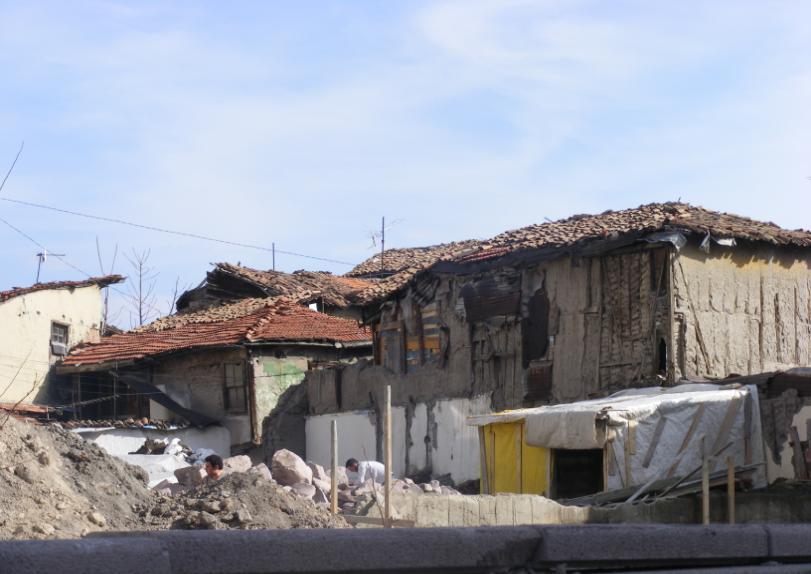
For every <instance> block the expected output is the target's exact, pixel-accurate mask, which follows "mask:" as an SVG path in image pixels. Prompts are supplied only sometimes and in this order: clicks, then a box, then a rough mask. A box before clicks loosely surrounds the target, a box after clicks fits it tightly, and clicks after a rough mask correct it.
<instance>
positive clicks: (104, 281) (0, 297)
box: [0, 275, 124, 303]
mask: <svg viewBox="0 0 811 574" xmlns="http://www.w3.org/2000/svg"><path fill="white" fill-rule="evenodd" d="M122 281H124V277H122V276H121V275H104V276H102V277H89V278H87V279H82V280H80V281H52V282H51V283H36V284H34V285H31V286H30V287H14V288H12V289H9V290H8V291H0V303H2V302H4V301H8V300H9V299H12V298H13V297H20V296H22V295H28V294H29V293H35V292H37V291H48V290H52V289H78V288H80V287H90V286H92V285H97V286H99V287H107V286H108V285H113V284H115V283H121V282H122Z"/></svg>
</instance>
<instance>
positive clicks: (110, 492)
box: [0, 411, 152, 539]
mask: <svg viewBox="0 0 811 574" xmlns="http://www.w3.org/2000/svg"><path fill="white" fill-rule="evenodd" d="M146 478H147V476H146V473H145V472H144V471H143V470H142V469H140V468H138V467H134V466H131V465H128V464H126V463H124V462H122V461H120V460H118V459H116V458H113V457H111V456H109V455H108V454H107V453H105V452H104V451H103V450H102V449H101V448H100V447H98V446H96V445H95V444H93V443H91V442H87V441H85V440H84V439H82V438H81V437H79V436H78V435H76V434H75V433H73V432H70V431H67V430H64V429H62V428H61V427H59V426H58V425H47V426H34V425H31V424H28V423H26V422H24V421H20V420H17V419H15V418H13V417H9V416H8V413H5V412H2V411H0V508H2V512H0V539H9V538H76V537H78V536H81V535H83V534H86V533H88V532H92V531H100V530H134V529H138V528H139V523H140V521H141V519H140V517H139V515H138V513H137V512H136V510H135V507H134V505H138V504H144V503H146V502H147V501H149V500H150V499H151V498H152V495H151V493H150V492H149V490H148V489H147V487H146Z"/></svg>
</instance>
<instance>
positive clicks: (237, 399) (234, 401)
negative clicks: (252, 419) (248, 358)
mask: <svg viewBox="0 0 811 574" xmlns="http://www.w3.org/2000/svg"><path fill="white" fill-rule="evenodd" d="M224 390H225V410H226V411H227V412H229V413H234V414H241V413H246V412H248V387H247V385H246V384H245V368H244V365H243V364H242V363H233V364H228V365H225V387H224Z"/></svg>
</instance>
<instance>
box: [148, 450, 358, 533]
mask: <svg viewBox="0 0 811 574" xmlns="http://www.w3.org/2000/svg"><path fill="white" fill-rule="evenodd" d="M259 467H264V469H265V470H266V469H267V467H266V466H264V465H259ZM138 510H139V513H140V516H141V518H142V520H143V522H144V526H145V527H146V528H148V529H156V530H163V529H167V528H181V529H211V530H222V529H240V530H253V529H266V528H272V529H276V528H346V527H347V526H348V525H347V523H346V522H345V521H344V520H343V519H342V518H341V517H340V516H334V515H332V514H330V512H329V510H327V509H325V508H319V507H318V506H317V505H316V504H314V503H313V502H312V501H311V500H302V499H301V497H299V496H297V495H296V494H294V493H293V492H292V491H286V489H285V488H284V487H282V486H279V485H278V484H276V482H275V481H274V480H272V479H270V478H269V477H268V474H267V473H265V472H264V471H263V470H262V469H261V468H258V467H251V468H249V469H248V470H247V471H245V472H241V471H232V472H231V473H230V474H228V475H226V476H224V477H222V478H221V479H220V480H218V481H214V480H210V479H205V480H203V481H202V482H201V483H200V484H199V485H197V486H195V487H193V488H190V489H188V490H185V491H183V492H181V493H179V494H178V495H176V496H165V495H159V496H158V497H157V498H156V499H155V501H154V502H152V503H151V504H147V505H142V506H140V507H139V508H138Z"/></svg>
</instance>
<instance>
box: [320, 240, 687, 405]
mask: <svg viewBox="0 0 811 574" xmlns="http://www.w3.org/2000/svg"><path fill="white" fill-rule="evenodd" d="M663 250H664V248H659V251H663ZM655 251H656V250H652V249H644V250H640V251H636V252H631V253H624V254H618V255H611V256H604V257H593V258H583V259H571V258H568V257H567V258H563V259H558V260H554V261H547V262H543V263H540V264H536V265H533V266H530V267H527V268H524V269H510V268H506V269H501V270H498V271H494V272H488V273H480V274H475V275H464V276H461V275H460V276H457V275H439V276H437V277H436V279H435V282H436V284H435V285H434V286H433V287H432V288H430V289H427V288H425V287H424V285H423V286H421V285H417V287H416V288H412V289H411V290H409V291H408V292H406V293H405V295H404V296H403V297H402V298H401V299H399V300H396V301H394V300H393V301H389V302H387V303H386V304H385V305H384V306H383V310H382V317H381V323H382V324H386V325H392V324H398V323H399V324H401V325H403V324H404V325H405V332H406V334H407V335H409V336H410V335H411V334H413V333H415V332H417V329H418V325H417V324H416V320H415V317H418V316H419V314H418V313H417V312H415V310H416V308H420V309H424V308H425V305H426V303H431V304H435V305H437V306H438V312H439V317H440V322H441V324H442V325H443V327H444V335H443V337H444V338H445V339H446V341H443V347H445V349H444V350H445V353H444V359H443V357H440V358H439V359H437V360H435V361H433V362H428V363H427V364H424V365H418V364H417V365H415V364H408V365H406V368H405V370H406V372H405V373H403V372H402V370H403V369H402V364H401V363H395V364H389V365H385V363H386V358H385V357H384V360H383V362H384V365H373V364H371V363H370V362H361V363H359V364H358V365H357V366H353V367H349V368H346V369H343V371H342V373H341V374H340V375H337V374H336V373H335V372H334V371H330V370H327V371H323V372H319V373H313V374H311V375H310V376H308V377H307V379H306V383H307V385H308V395H309V405H310V412H311V413H313V414H323V413H328V412H336V411H347V410H365V409H369V408H374V407H375V406H376V405H380V404H382V400H383V393H384V389H385V387H386V385H391V386H392V400H393V404H395V405H398V406H407V405H415V404H417V403H420V402H429V401H432V400H435V399H438V398H470V397H473V396H479V395H490V396H491V398H492V406H493V409H494V410H502V409H505V408H516V407H522V406H531V405H532V404H541V403H543V402H545V401H543V400H542V401H534V402H533V401H529V402H528V400H527V399H526V397H527V376H528V372H529V371H531V370H532V369H538V368H540V369H551V380H552V385H551V394H550V396H549V397H548V401H549V402H553V403H557V402H569V401H574V400H580V399H585V398H589V397H592V396H599V395H603V394H606V393H608V392H611V391H614V390H618V389H621V388H625V387H628V386H632V385H633V384H634V382H635V381H641V380H643V379H646V378H647V379H648V380H649V379H650V378H651V377H652V376H653V375H655V374H656V342H657V341H658V340H660V339H664V340H665V341H666V342H668V343H670V341H671V336H670V330H669V329H670V324H669V321H668V317H669V280H670V275H669V273H667V272H666V273H665V276H664V281H663V285H662V286H661V288H660V289H659V290H658V291H657V287H656V284H655V282H656V283H658V281H659V276H658V274H655V273H651V258H652V257H653V253H654V252H655ZM494 274H499V275H502V276H510V275H512V276H515V277H517V281H516V283H515V285H516V288H517V289H520V302H519V305H518V306H517V308H516V312H515V313H513V314H510V315H499V316H494V317H489V318H487V319H484V320H481V321H476V322H472V323H471V322H469V321H468V320H467V317H466V311H465V304H464V300H463V298H462V297H461V295H460V291H461V290H462V289H463V287H464V286H465V285H468V284H471V283H475V282H476V281H480V280H481V279H483V278H486V277H488V276H492V275H494ZM539 290H543V291H544V292H545V293H546V294H547V296H548V299H549V308H550V310H549V322H548V333H547V334H546V335H547V337H548V339H549V341H548V343H549V344H548V346H547V351H546V354H545V355H544V356H542V357H540V358H539V359H537V360H534V361H532V362H530V363H529V364H528V368H525V366H524V360H523V356H522V355H523V347H522V344H523V337H524V333H523V332H522V318H523V317H525V316H526V315H527V313H528V306H529V301H530V298H531V297H532V296H533V295H535V293H536V292H538V291H539ZM426 291H428V296H426ZM527 336H528V337H532V336H535V335H534V334H531V333H530V334H528V335H527ZM669 352H670V349H669V348H668V353H669ZM338 377H340V381H339V380H337V378H338ZM339 388H340V391H339ZM339 395H340V397H339Z"/></svg>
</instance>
